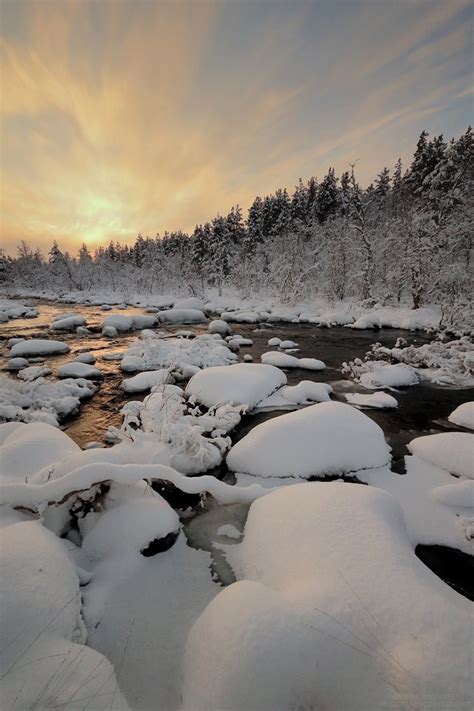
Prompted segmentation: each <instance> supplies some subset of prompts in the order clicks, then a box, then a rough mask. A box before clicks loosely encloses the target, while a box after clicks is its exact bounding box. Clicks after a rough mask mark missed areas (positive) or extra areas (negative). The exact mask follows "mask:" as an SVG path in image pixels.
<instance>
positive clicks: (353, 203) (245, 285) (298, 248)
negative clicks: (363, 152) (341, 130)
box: [0, 127, 474, 309]
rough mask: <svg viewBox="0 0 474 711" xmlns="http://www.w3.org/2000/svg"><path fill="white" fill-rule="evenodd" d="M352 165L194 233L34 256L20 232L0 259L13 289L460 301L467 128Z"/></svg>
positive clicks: (473, 169)
mask: <svg viewBox="0 0 474 711" xmlns="http://www.w3.org/2000/svg"><path fill="white" fill-rule="evenodd" d="M356 168H357V166H356V164H352V165H349V166H348V169H347V170H346V171H345V172H343V173H342V175H340V176H336V174H335V171H334V169H333V168H329V170H328V173H327V175H325V176H324V177H323V178H322V180H321V181H320V182H319V181H318V180H317V178H316V177H311V178H310V179H309V180H307V181H306V182H304V181H302V180H301V179H300V181H299V182H298V185H297V186H296V187H295V189H294V191H293V192H292V193H291V194H290V193H289V192H288V191H287V190H286V189H278V190H276V192H275V193H273V194H271V195H266V196H264V197H256V198H255V200H254V201H253V203H252V205H251V206H250V208H249V210H248V215H247V217H246V219H244V217H243V214H242V210H241V208H240V207H239V206H236V207H233V208H232V209H231V210H230V212H229V213H228V214H227V215H217V216H216V217H214V218H213V219H212V220H210V221H209V222H206V223H205V224H202V225H197V226H196V227H195V229H194V232H193V233H192V234H191V235H188V234H186V233H184V232H181V231H177V232H165V233H164V234H163V235H159V234H157V235H156V236H155V237H154V238H150V237H143V236H142V235H141V234H139V235H138V237H137V238H136V240H135V243H134V244H133V245H132V246H128V245H122V244H119V243H117V242H112V241H111V242H110V243H109V244H108V245H107V246H103V247H99V248H98V249H97V250H95V252H94V253H93V254H91V252H90V251H89V249H88V248H87V246H86V244H83V245H82V247H81V248H80V250H79V252H78V254H77V255H76V256H72V255H70V254H69V253H68V252H64V251H62V250H61V249H60V247H59V245H58V243H57V242H54V243H53V245H52V247H51V249H50V251H49V253H48V254H47V255H46V256H44V255H43V254H42V253H41V251H40V250H39V249H36V250H34V249H32V248H30V247H29V245H28V244H27V243H26V242H24V241H23V242H21V244H20V245H19V246H18V248H17V254H16V256H15V257H6V256H2V257H1V258H0V278H1V280H2V281H3V282H4V284H6V285H11V286H14V287H16V288H33V289H42V288H44V287H45V286H47V287H48V288H50V289H54V290H55V291H57V292H64V291H68V290H72V289H78V290H84V291H88V290H92V291H93V290H97V287H98V286H100V288H101V289H109V290H113V291H117V292H119V293H121V294H122V295H123V297H124V298H126V296H127V295H131V294H133V293H136V292H139V293H157V294H158V293H167V292H176V290H177V289H178V290H181V291H189V292H191V293H194V294H201V293H204V292H205V291H206V290H208V289H215V290H216V291H217V292H218V293H219V294H221V293H222V291H223V290H224V289H226V288H232V289H238V291H239V292H240V293H241V294H242V295H243V296H244V297H245V296H250V295H255V294H266V295H275V296H278V297H279V298H280V299H281V300H283V301H284V300H287V301H291V300H296V299H307V298H311V297H314V296H322V297H325V298H328V299H331V300H338V299H339V300H342V299H345V298H352V299H356V300H363V301H365V302H367V303H369V302H371V301H373V302H375V301H379V302H380V301H382V302H384V303H400V302H406V301H409V302H410V303H411V304H412V306H413V307H414V308H417V307H420V306H422V305H423V304H426V303H439V304H442V305H443V307H444V308H451V309H457V308H462V307H463V306H464V305H465V304H466V303H467V301H468V299H469V294H470V286H471V277H470V272H471V250H472V227H473V214H474V213H473V209H472V208H473V196H474V161H473V135H472V129H471V127H469V128H468V129H467V130H466V131H465V133H463V134H462V135H461V136H459V137H458V138H453V139H452V140H450V141H449V142H446V141H445V140H444V138H443V136H442V135H440V136H434V137H432V138H430V136H429V134H428V133H427V132H426V131H423V132H422V134H421V135H420V138H419V140H418V143H417V146H416V150H415V153H414V156H413V159H412V161H411V164H410V165H409V166H408V168H407V169H406V170H403V166H402V162H401V160H398V161H397V163H396V165H395V167H394V169H393V170H392V171H390V170H389V169H388V168H387V167H385V168H383V170H382V171H381V172H380V173H379V174H378V175H377V176H376V178H375V180H374V181H373V183H372V184H371V185H369V186H368V187H367V188H365V189H363V188H362V187H361V186H360V184H359V182H358V179H357V171H356Z"/></svg>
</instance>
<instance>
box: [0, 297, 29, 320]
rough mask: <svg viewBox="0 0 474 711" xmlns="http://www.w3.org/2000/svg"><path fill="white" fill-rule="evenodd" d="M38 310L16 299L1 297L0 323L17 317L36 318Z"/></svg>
mask: <svg viewBox="0 0 474 711" xmlns="http://www.w3.org/2000/svg"><path fill="white" fill-rule="evenodd" d="M36 316H38V311H37V310H36V309H35V308H33V307H31V306H28V304H22V303H21V302H19V301H17V300H16V299H0V323H6V322H7V321H8V320H9V319H15V318H36Z"/></svg>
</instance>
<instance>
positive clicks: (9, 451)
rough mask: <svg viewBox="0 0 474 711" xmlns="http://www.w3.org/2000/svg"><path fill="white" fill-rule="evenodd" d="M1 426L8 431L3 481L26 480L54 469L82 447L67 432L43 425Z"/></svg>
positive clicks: (5, 441) (3, 458)
mask: <svg viewBox="0 0 474 711" xmlns="http://www.w3.org/2000/svg"><path fill="white" fill-rule="evenodd" d="M12 424H13V423H8V424H4V425H0V433H1V432H2V431H3V430H6V432H7V436H6V437H5V439H4V440H3V442H2V467H1V476H2V481H3V482H5V481H16V480H18V481H22V482H23V481H25V478H29V477H31V475H32V474H34V473H35V472H36V471H39V470H40V469H42V468H44V467H48V468H49V467H52V465H54V464H56V463H57V462H59V461H60V460H62V459H65V458H66V457H69V456H71V455H72V454H77V453H78V452H80V451H81V450H80V447H78V445H77V444H76V443H75V442H73V440H72V439H71V438H70V437H68V436H67V435H66V434H65V433H64V432H61V430H58V429H57V428H56V427H52V426H51V425H48V424H46V423H44V422H34V423H31V424H29V425H24V424H19V423H15V424H16V425H17V426H16V427H15V428H14V429H13V430H12V429H11V428H12Z"/></svg>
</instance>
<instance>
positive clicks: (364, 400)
mask: <svg viewBox="0 0 474 711" xmlns="http://www.w3.org/2000/svg"><path fill="white" fill-rule="evenodd" d="M344 397H345V398H346V400H347V402H348V403H349V404H350V405H354V406H355V407H368V408H375V409H380V410H385V409H389V410H390V409H393V408H395V407H398V401H397V400H396V399H395V398H394V397H393V396H392V395H389V394H388V393H371V394H370V395H366V394H363V393H345V395H344Z"/></svg>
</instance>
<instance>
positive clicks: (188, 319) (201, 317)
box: [158, 309, 206, 323]
mask: <svg viewBox="0 0 474 711" xmlns="http://www.w3.org/2000/svg"><path fill="white" fill-rule="evenodd" d="M158 320H159V322H160V323H204V321H206V316H205V314H204V313H203V312H202V311H200V310H199V309H166V310H165V311H160V313H159V314H158Z"/></svg>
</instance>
